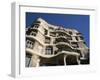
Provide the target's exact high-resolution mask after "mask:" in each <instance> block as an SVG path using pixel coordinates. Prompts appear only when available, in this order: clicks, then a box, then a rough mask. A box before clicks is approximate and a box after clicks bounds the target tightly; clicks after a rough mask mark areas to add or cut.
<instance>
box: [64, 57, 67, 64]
mask: <svg viewBox="0 0 100 80" xmlns="http://www.w3.org/2000/svg"><path fill="white" fill-rule="evenodd" d="M66 57H67V55H64V65H65V66H66V65H67V64H66Z"/></svg>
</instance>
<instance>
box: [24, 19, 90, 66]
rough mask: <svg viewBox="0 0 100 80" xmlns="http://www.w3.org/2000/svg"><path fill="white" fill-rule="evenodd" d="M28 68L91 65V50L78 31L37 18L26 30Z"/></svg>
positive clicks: (26, 63) (26, 64)
mask: <svg viewBox="0 0 100 80" xmlns="http://www.w3.org/2000/svg"><path fill="white" fill-rule="evenodd" d="M25 50H26V53H25V54H26V56H25V61H26V62H25V66H26V67H39V66H67V65H83V64H89V48H88V47H87V46H86V43H85V41H84V37H83V36H82V34H81V33H80V32H78V31H77V30H76V29H70V28H64V27H61V26H56V25H52V24H49V23H48V22H46V21H45V20H43V19H42V18H37V19H36V20H35V21H34V22H33V23H32V25H30V26H29V27H28V28H26V49H25Z"/></svg>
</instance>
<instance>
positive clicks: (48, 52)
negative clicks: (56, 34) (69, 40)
mask: <svg viewBox="0 0 100 80" xmlns="http://www.w3.org/2000/svg"><path fill="white" fill-rule="evenodd" d="M46 54H47V55H51V54H53V47H52V46H47V47H46Z"/></svg>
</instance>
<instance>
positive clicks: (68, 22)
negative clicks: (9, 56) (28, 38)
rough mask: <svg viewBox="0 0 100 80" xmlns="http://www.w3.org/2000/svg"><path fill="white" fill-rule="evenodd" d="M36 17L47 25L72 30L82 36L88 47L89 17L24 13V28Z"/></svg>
mask: <svg viewBox="0 0 100 80" xmlns="http://www.w3.org/2000/svg"><path fill="white" fill-rule="evenodd" d="M38 17H41V18H43V19H44V20H46V21H47V22H48V23H50V24H53V25H59V26H64V27H65V28H74V29H77V30H78V31H79V32H81V33H82V34H83V37H84V39H85V42H86V44H87V46H88V47H90V45H89V43H90V42H89V41H90V40H89V38H90V37H89V28H90V27H89V26H90V25H89V20H90V17H89V15H79V14H78V15H76V14H51V13H31V12H26V27H28V26H30V25H31V24H32V22H33V21H34V20H35V19H37V18H38Z"/></svg>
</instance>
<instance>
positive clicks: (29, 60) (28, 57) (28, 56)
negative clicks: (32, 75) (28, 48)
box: [25, 54, 32, 67]
mask: <svg viewBox="0 0 100 80" xmlns="http://www.w3.org/2000/svg"><path fill="white" fill-rule="evenodd" d="M31 57H32V55H31V54H26V58H25V66H26V67H30V66H31V64H32V60H31Z"/></svg>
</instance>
